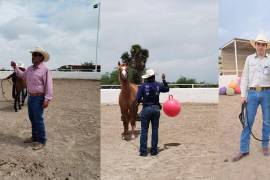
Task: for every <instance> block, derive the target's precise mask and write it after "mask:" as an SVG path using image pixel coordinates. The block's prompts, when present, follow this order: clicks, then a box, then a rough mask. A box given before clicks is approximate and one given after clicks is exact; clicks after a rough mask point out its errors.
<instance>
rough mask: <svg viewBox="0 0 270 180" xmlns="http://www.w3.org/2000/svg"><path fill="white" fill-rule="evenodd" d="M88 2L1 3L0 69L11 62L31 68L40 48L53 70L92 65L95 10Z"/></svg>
mask: <svg viewBox="0 0 270 180" xmlns="http://www.w3.org/2000/svg"><path fill="white" fill-rule="evenodd" d="M94 3H95V2H93V1H89V0H23V1H22V0H0V47H1V48H0V58H1V59H0V68H2V67H4V68H9V64H10V60H15V61H22V62H23V63H25V64H26V65H30V64H31V56H30V54H29V50H32V49H34V48H35V47H36V46H40V47H43V48H44V49H46V50H47V51H48V52H49V53H50V55H51V59H50V61H49V62H48V66H49V67H50V68H52V69H54V68H57V67H59V66H61V65H66V64H81V63H82V62H86V61H88V62H91V61H92V62H95V47H96V32H97V17H98V16H97V15H98V13H97V12H98V11H97V9H93V7H92V5H93V4H94Z"/></svg>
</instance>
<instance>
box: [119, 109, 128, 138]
mask: <svg viewBox="0 0 270 180" xmlns="http://www.w3.org/2000/svg"><path fill="white" fill-rule="evenodd" d="M121 114H122V115H121V120H122V121H123V126H124V132H123V133H122V138H123V139H127V135H128V119H127V115H126V114H127V112H126V111H121Z"/></svg>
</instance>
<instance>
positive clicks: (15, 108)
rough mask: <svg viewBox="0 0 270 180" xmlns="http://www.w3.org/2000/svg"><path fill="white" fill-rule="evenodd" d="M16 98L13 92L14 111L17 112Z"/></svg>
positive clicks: (16, 95)
mask: <svg viewBox="0 0 270 180" xmlns="http://www.w3.org/2000/svg"><path fill="white" fill-rule="evenodd" d="M17 99H18V94H15V98H14V111H15V112H18V109H17Z"/></svg>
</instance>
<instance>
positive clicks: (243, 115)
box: [239, 102, 270, 141]
mask: <svg viewBox="0 0 270 180" xmlns="http://www.w3.org/2000/svg"><path fill="white" fill-rule="evenodd" d="M239 119H240V122H241V124H242V126H243V129H244V128H245V126H246V124H247V126H248V129H249V131H250V133H251V135H252V137H253V138H254V139H255V140H257V141H269V140H270V139H259V138H257V137H256V136H255V135H254V134H253V132H252V130H251V127H250V125H249V121H248V113H247V103H246V102H245V103H243V104H242V106H241V113H240V114H239Z"/></svg>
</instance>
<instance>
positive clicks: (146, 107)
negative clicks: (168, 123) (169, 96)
mask: <svg viewBox="0 0 270 180" xmlns="http://www.w3.org/2000/svg"><path fill="white" fill-rule="evenodd" d="M142 78H143V79H145V80H146V81H145V82H144V83H143V84H142V85H141V86H140V88H139V90H138V93H137V97H136V100H137V103H138V104H140V103H141V102H142V103H143V109H142V112H141V138H140V156H147V136H148V135H147V134H148V127H149V123H150V122H151V125H152V142H151V144H152V147H151V155H153V156H154V155H157V154H158V149H157V145H158V126H159V117H160V109H161V105H160V103H159V94H160V92H168V91H169V86H168V84H167V82H166V80H165V75H164V74H162V81H163V83H158V82H156V81H155V72H154V70H152V69H148V70H146V74H145V75H143V76H142Z"/></svg>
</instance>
